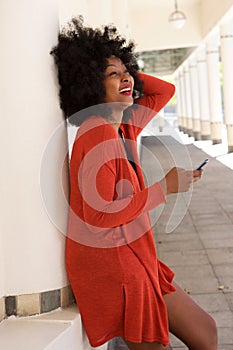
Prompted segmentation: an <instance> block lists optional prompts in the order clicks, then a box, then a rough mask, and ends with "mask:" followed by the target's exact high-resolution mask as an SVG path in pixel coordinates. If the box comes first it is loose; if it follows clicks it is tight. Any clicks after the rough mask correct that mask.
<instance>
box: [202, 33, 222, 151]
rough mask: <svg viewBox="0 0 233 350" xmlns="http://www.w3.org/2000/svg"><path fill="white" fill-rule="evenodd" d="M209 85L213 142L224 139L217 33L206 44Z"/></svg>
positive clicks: (219, 141)
mask: <svg viewBox="0 0 233 350" xmlns="http://www.w3.org/2000/svg"><path fill="white" fill-rule="evenodd" d="M206 57H207V70H208V87H209V98H210V127H211V140H212V142H213V144H217V143H221V141H222V96H221V85H220V71H219V38H218V36H217V35H215V36H214V37H213V38H211V39H209V40H208V42H207V44H206Z"/></svg>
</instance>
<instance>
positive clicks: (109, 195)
mask: <svg viewBox="0 0 233 350" xmlns="http://www.w3.org/2000/svg"><path fill="white" fill-rule="evenodd" d="M133 49H134V44H133V43H132V42H131V43H129V44H128V45H127V44H126V41H125V40H124V39H123V38H121V37H120V36H119V35H118V33H117V31H116V29H115V28H114V27H110V26H109V27H108V26H106V27H105V28H104V29H103V31H101V30H99V29H95V30H94V29H92V28H88V27H84V25H83V22H82V19H81V18H75V19H73V20H72V21H71V23H70V24H69V27H68V28H67V29H63V31H62V32H61V33H60V35H59V42H58V45H57V46H56V47H55V48H54V49H53V51H52V54H53V55H54V57H55V61H56V63H57V66H58V75H59V83H60V100H61V107H62V109H63V111H64V114H65V116H66V118H69V121H70V122H71V123H72V124H75V125H77V126H80V128H79V130H78V132H77V136H76V139H75V143H74V146H73V150H72V156H71V161H70V215H69V227H68V234H67V244H66V264H67V272H68V276H69V279H70V283H71V286H72V289H73V292H74V295H75V298H76V300H77V304H78V307H79V310H80V313H81V317H82V321H83V324H84V327H85V330H86V332H87V336H88V338H89V341H90V344H91V345H92V346H93V347H97V346H100V345H102V344H104V343H105V342H107V341H108V340H110V339H112V338H114V337H122V338H123V339H124V341H125V343H126V344H127V346H128V347H129V349H130V350H136V349H138V350H149V349H153V350H156V349H170V346H169V331H170V332H172V333H174V334H175V335H176V336H178V337H179V338H180V339H181V340H182V341H183V342H184V343H185V344H187V346H188V347H189V348H190V349H193V350H194V349H198V350H210V349H211V350H214V349H217V345H216V337H217V336H216V326H215V323H214V321H213V320H212V319H211V318H210V316H209V315H207V314H206V313H205V312H204V311H203V310H202V309H200V308H199V307H198V306H197V305H196V304H195V303H194V302H193V301H192V299H191V298H190V297H189V296H188V295H187V294H186V293H185V292H183V291H182V290H181V288H180V287H179V286H178V285H177V284H176V283H175V282H173V277H174V274H173V272H172V271H171V270H170V269H169V268H168V267H167V266H166V265H165V264H163V263H162V262H161V261H159V260H158V258H157V255H156V248H155V243H154V240H153V234H152V229H151V223H150V218H149V211H150V210H151V209H153V208H155V207H156V206H158V205H159V204H161V203H164V202H165V201H166V195H169V194H170V193H176V192H178V191H188V190H189V187H190V185H191V184H192V182H195V181H197V180H198V179H199V178H200V177H201V171H186V170H184V169H179V168H173V169H171V170H170V171H169V172H168V174H167V175H166V176H165V177H164V178H163V179H161V181H159V182H157V183H155V184H153V185H152V186H150V187H146V186H145V183H144V178H143V174H142V170H141V168H140V164H139V159H138V155H137V144H136V139H137V136H138V135H139V133H140V132H141V131H142V129H143V128H144V127H145V126H146V124H147V123H148V122H149V121H150V120H151V119H152V118H153V116H154V115H155V114H156V113H157V112H159V110H160V109H161V108H162V107H163V106H164V105H165V104H166V103H167V102H168V101H169V99H170V98H171V97H172V95H173V94H174V86H173V85H172V84H169V83H167V82H165V81H162V80H160V79H157V78H155V77H151V76H148V75H145V74H142V73H139V72H138V65H137V62H136V58H135V56H134V53H133Z"/></svg>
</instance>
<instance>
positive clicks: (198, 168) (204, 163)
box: [196, 158, 209, 170]
mask: <svg viewBox="0 0 233 350" xmlns="http://www.w3.org/2000/svg"><path fill="white" fill-rule="evenodd" d="M208 161H209V159H208V158H207V159H205V160H204V162H202V163H201V164H200V165H199V166H198V167H197V168H196V170H201V169H202V168H203V166H204V165H206V164H207V163H208Z"/></svg>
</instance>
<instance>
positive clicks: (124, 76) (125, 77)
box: [122, 73, 129, 81]
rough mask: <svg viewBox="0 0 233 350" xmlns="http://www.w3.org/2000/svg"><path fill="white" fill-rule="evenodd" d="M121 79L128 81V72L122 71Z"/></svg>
mask: <svg viewBox="0 0 233 350" xmlns="http://www.w3.org/2000/svg"><path fill="white" fill-rule="evenodd" d="M122 81H129V73H123V75H122Z"/></svg>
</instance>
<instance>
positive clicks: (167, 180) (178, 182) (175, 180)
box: [160, 167, 202, 194]
mask: <svg viewBox="0 0 233 350" xmlns="http://www.w3.org/2000/svg"><path fill="white" fill-rule="evenodd" d="M201 174H202V170H185V169H182V168H176V167H174V168H172V169H171V170H170V171H169V172H168V173H167V174H166V176H165V177H164V178H163V179H162V180H161V181H160V184H161V186H162V188H163V190H164V192H165V193H166V194H171V193H178V192H187V191H189V189H190V186H191V184H192V183H193V182H196V181H198V180H199V179H200V178H201Z"/></svg>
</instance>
